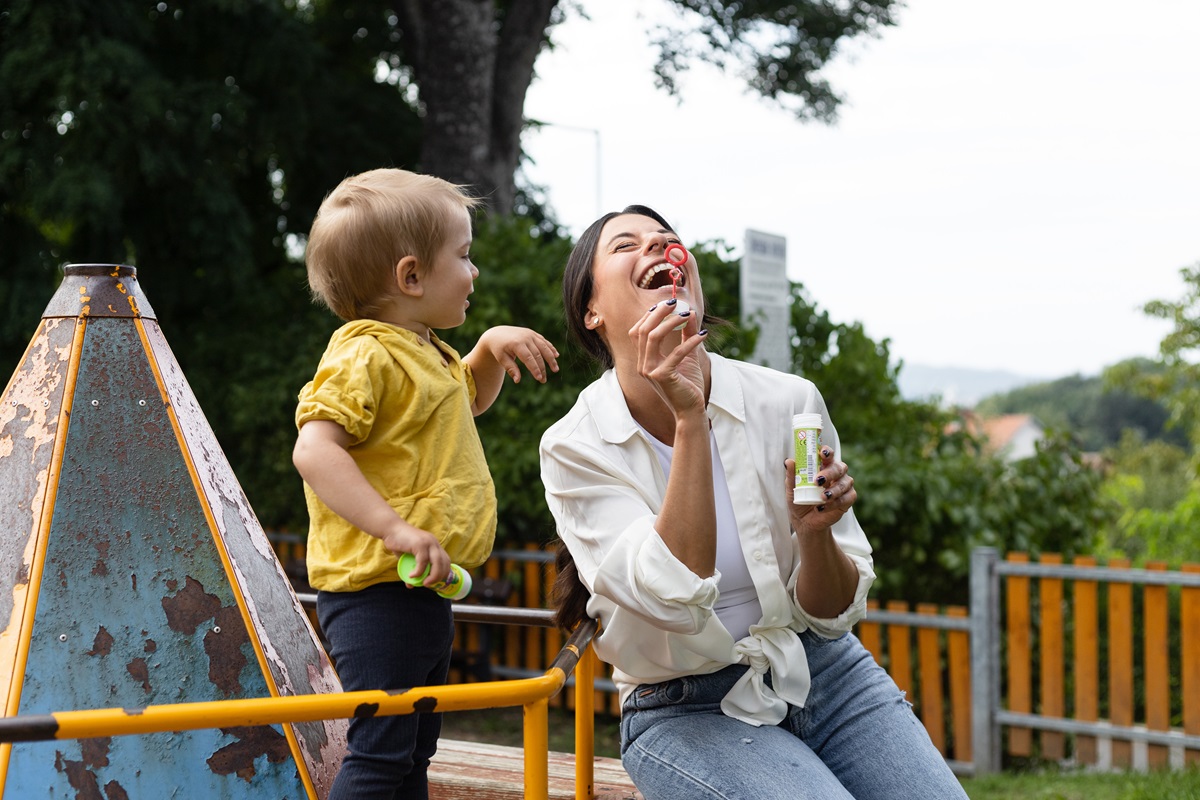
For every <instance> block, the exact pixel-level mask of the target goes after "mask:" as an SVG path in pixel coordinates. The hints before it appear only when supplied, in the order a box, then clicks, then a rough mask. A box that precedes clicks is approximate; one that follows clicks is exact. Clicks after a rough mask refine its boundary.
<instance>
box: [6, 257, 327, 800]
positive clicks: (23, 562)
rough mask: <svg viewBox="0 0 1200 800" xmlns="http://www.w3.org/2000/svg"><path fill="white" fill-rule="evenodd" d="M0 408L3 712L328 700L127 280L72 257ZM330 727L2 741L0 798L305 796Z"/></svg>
mask: <svg viewBox="0 0 1200 800" xmlns="http://www.w3.org/2000/svg"><path fill="white" fill-rule="evenodd" d="M64 273H65V276H64V279H63V282H62V284H61V285H60V287H59V289H58V291H57V292H56V293H55V295H54V297H53V298H52V299H51V301H50V304H49V306H48V307H47V308H46V312H45V314H44V315H43V316H42V321H41V324H40V326H39V327H38V330H37V332H36V334H35V335H34V337H33V339H32V341H31V342H30V345H29V348H28V350H27V351H26V353H25V356H24V359H23V361H22V362H21V364H20V365H18V367H17V370H16V372H15V373H14V374H13V376H12V379H11V380H10V382H9V384H8V386H7V388H6V389H5V391H4V395H3V399H2V401H0V703H4V713H5V715H6V716H13V715H16V714H21V715H25V714H47V713H51V712H54V711H66V710H75V709H93V708H126V709H138V708H143V707H145V706H149V705H158V704H164V703H190V702H205V701H213V700H228V699H240V698H253V697H269V696H275V695H283V696H286V695H299V694H313V693H318V692H319V693H324V692H332V691H340V685H339V684H338V681H337V677H336V675H335V673H334V670H333V667H332V665H331V664H330V661H329V658H328V656H327V655H326V654H325V651H324V650H323V648H322V647H321V645H320V641H319V639H318V638H317V635H316V634H315V632H314V630H313V627H312V625H311V623H310V622H309V620H308V618H307V616H306V615H305V613H304V610H303V608H302V607H301V606H300V604H299V602H298V601H297V599H296V595H295V593H294V592H293V591H292V588H291V586H290V584H289V583H288V580H287V577H286V576H285V574H284V571H283V569H282V567H281V566H280V564H279V561H278V559H277V558H276V557H275V554H274V552H273V551H272V549H271V546H270V544H269V542H268V541H267V537H266V535H265V534H264V533H263V530H262V527H261V526H260V524H259V522H258V520H257V518H256V517H255V515H254V512H253V511H252V510H251V508H250V504H249V502H248V501H247V499H246V496H245V494H244V493H243V491H242V489H241V487H240V486H239V484H238V482H237V479H236V477H235V476H234V473H233V470H232V469H231V468H230V466H229V463H228V461H227V460H226V458H225V455H224V453H223V452H222V451H221V448H220V446H219V445H218V443H217V440H216V437H215V436H214V434H213V432H212V429H211V428H210V427H209V424H208V421H207V420H206V419H205V417H204V414H203V413H202V412H201V410H200V407H199V405H198V404H197V402H196V398H195V397H194V396H193V394H192V391H191V389H190V387H189V386H188V384H187V381H186V379H185V378H184V376H183V373H182V372H181V370H180V368H179V365H178V364H177V363H176V361H175V358H174V356H173V355H172V353H171V350H170V348H169V347H168V345H167V342H166V339H165V338H164V337H163V334H162V331H161V330H160V328H159V325H158V321H157V319H156V317H155V315H154V312H153V310H152V309H151V308H150V305H149V303H148V302H147V301H146V298H145V296H144V295H143V293H142V291H141V288H140V287H139V285H138V281H137V277H136V270H135V269H134V268H132V267H125V266H113V265H87V264H81V265H71V266H68V267H66V268H65V270H64ZM345 729H346V721H345V720H330V721H326V722H311V723H297V724H289V725H274V726H259V727H239V728H226V729H200V730H186V731H175V732H171V733H160V734H147V735H140V736H116V737H110V738H96V739H84V740H69V739H67V740H56V741H48V742H18V743H15V744H11V745H9V744H4V745H0V796H2V797H5V798H9V800H12V798H47V797H63V798H66V797H79V798H106V800H117V798H166V797H180V798H185V797H186V798H243V797H244V798H256V800H257V799H258V798H305V797H308V798H323V797H325V796H326V795H327V794H328V791H329V787H330V785H331V784H332V780H333V777H334V775H335V774H336V771H337V767H338V765H339V764H340V761H341V758H342V755H343V753H344V752H345Z"/></svg>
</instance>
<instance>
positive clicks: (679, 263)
mask: <svg viewBox="0 0 1200 800" xmlns="http://www.w3.org/2000/svg"><path fill="white" fill-rule="evenodd" d="M663 257H664V258H666V259H667V263H668V264H670V265H671V271H670V272H669V273H667V274H668V275H670V277H671V299H672V300H675V313H676V314H684V313H686V312H688V311H691V310H692V307H691V306H689V305H688V304H687V301H685V300H679V299H677V298H676V297H675V294H676V292H677V291H678V290H679V279H680V278H682V277H683V269H682V267H683V265H684V264H686V263H687V260H688V251H687V248H686V247H684V246H683V245H681V244H680V243H679V242H672V243H671V244H669V245H667V249H666V250H664V251H663ZM686 325H687V320H684V321H683V322H681V323H680V324H679V325H678V326H676V328H675V330H680V329H681V328H683V327H685V326H686Z"/></svg>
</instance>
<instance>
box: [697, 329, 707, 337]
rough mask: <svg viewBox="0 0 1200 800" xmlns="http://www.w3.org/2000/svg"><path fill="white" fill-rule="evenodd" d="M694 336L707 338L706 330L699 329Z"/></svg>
mask: <svg viewBox="0 0 1200 800" xmlns="http://www.w3.org/2000/svg"><path fill="white" fill-rule="evenodd" d="M696 335H697V336H708V328H701V329H700V330H698V331H696Z"/></svg>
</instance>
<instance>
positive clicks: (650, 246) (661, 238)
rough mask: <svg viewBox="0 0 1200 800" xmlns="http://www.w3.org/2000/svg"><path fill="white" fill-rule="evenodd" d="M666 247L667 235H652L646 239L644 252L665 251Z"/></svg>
mask: <svg viewBox="0 0 1200 800" xmlns="http://www.w3.org/2000/svg"><path fill="white" fill-rule="evenodd" d="M666 247H667V235H666V234H665V233H652V234H650V235H649V236H647V237H646V252H647V253H653V252H654V251H655V250H665V249H666Z"/></svg>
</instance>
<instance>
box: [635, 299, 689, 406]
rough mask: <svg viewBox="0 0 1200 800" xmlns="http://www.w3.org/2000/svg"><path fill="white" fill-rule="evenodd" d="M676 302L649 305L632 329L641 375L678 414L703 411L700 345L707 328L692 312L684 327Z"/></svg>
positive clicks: (686, 318) (685, 318) (669, 301)
mask: <svg viewBox="0 0 1200 800" xmlns="http://www.w3.org/2000/svg"><path fill="white" fill-rule="evenodd" d="M674 309H675V302H674V301H673V300H668V301H666V302H663V303H657V304H655V305H654V306H652V307H651V308H650V310H649V311H647V312H646V313H645V314H643V315H642V318H641V319H640V320H638V322H637V324H636V325H634V326H633V327H632V328H631V329H630V330H629V338H630V339H632V340H633V342H634V344H635V345H636V347H637V353H638V374H639V375H641V376H642V377H643V378H645V379H647V380H649V381H650V382H651V383H652V384H653V385H654V388H655V390H656V391H657V392H658V394H659V396H660V397H662V398H663V400H664V401H665V402H666V404H667V405H668V406H669V407H670V408H671V410H672V411H674V412H675V416H676V417H680V416H685V415H687V414H689V413H700V414H703V413H704V404H705V397H704V373H703V372H702V370H701V365H700V345H701V344H702V343H703V342H704V340H705V338H706V337H707V335H708V331H706V330H705V331H701V330H698V329H699V327H700V320H699V319H698V318H697V317H696V316H695V314H693V313H691V312H690V311H689V312H686V313H687V316H685V317H683V319H684V320H685V323H684V327H683V329H682V330H677V327H678V325H679V320H680V315H679V314H676V313H675V310H674Z"/></svg>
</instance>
